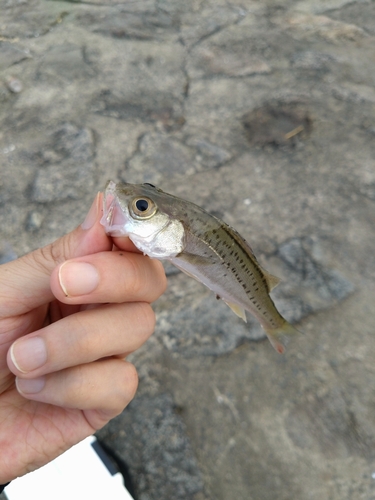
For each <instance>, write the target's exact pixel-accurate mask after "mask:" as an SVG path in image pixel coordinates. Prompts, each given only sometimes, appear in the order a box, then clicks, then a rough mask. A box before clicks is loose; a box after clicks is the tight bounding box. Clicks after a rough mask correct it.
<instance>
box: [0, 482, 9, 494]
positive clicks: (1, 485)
mask: <svg viewBox="0 0 375 500" xmlns="http://www.w3.org/2000/svg"><path fill="white" fill-rule="evenodd" d="M8 484H9V483H6V484H0V493H1V492H2V491H3V490H4V488H6V487H7V486H8Z"/></svg>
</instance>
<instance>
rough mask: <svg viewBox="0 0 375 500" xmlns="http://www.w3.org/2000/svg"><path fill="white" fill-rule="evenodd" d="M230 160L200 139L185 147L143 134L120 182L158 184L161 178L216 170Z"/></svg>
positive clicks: (176, 141)
mask: <svg viewBox="0 0 375 500" xmlns="http://www.w3.org/2000/svg"><path fill="white" fill-rule="evenodd" d="M230 158H231V155H230V153H229V152H228V151H226V150H224V149H222V148H220V147H218V146H216V145H215V144H211V143H210V142H208V141H205V140H203V139H198V138H194V137H190V138H189V139H188V140H187V141H186V144H185V143H183V142H182V141H181V140H179V139H177V138H174V137H170V136H168V135H167V134H159V133H156V134H155V133H154V134H145V135H143V136H142V137H141V138H140V139H139V145H138V151H137V152H136V153H135V154H134V155H133V156H132V158H130V159H129V160H128V161H127V163H126V169H125V171H124V172H123V173H122V174H121V178H122V179H123V180H128V182H129V180H131V182H135V183H142V182H151V183H152V184H160V183H162V181H163V179H166V178H177V179H181V178H183V177H184V176H191V175H193V174H194V173H197V172H199V171H202V170H206V169H210V168H217V167H219V166H221V165H223V164H224V163H226V162H227V161H229V159H230Z"/></svg>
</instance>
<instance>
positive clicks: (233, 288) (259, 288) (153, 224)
mask: <svg viewBox="0 0 375 500" xmlns="http://www.w3.org/2000/svg"><path fill="white" fill-rule="evenodd" d="M101 222H102V224H103V225H104V227H105V229H106V232H107V233H108V234H110V235H112V236H129V238H130V239H131V240H132V241H133V243H134V244H135V246H136V247H137V248H138V249H139V250H141V251H142V252H143V253H145V254H146V255H148V256H149V257H154V258H158V259H167V260H169V261H170V262H171V263H172V264H174V265H175V266H176V267H177V268H179V269H181V271H183V272H185V273H186V274H188V275H189V276H191V277H193V278H195V279H197V280H198V281H200V282H201V283H203V284H204V285H206V286H207V287H208V288H209V289H211V290H212V291H213V292H215V294H216V296H217V297H218V298H221V299H222V300H223V301H224V302H225V303H226V304H227V305H228V306H229V307H230V308H231V309H232V311H233V312H234V313H235V314H237V315H238V316H239V317H241V318H242V319H243V320H245V321H246V313H245V311H249V312H250V313H251V314H253V315H254V316H255V317H256V318H257V319H258V321H259V322H260V324H261V325H262V327H263V329H264V330H265V332H266V334H267V336H268V338H269V340H270V341H271V344H272V345H273V347H274V348H275V349H276V350H277V351H278V352H279V353H282V352H284V344H283V341H284V336H285V335H289V334H295V333H297V330H296V329H295V328H294V327H293V326H292V325H290V324H289V323H288V322H287V321H286V320H285V319H284V318H283V317H282V316H281V315H280V313H279V312H278V311H277V309H276V307H275V304H274V303H273V301H272V299H271V297H270V295H269V294H270V292H271V290H272V289H273V288H274V287H275V286H276V285H277V284H278V283H279V279H278V278H276V277H275V276H272V275H271V274H269V273H268V272H267V271H265V270H264V269H263V268H262V267H261V266H260V264H259V263H258V261H257V259H256V257H255V255H254V253H253V251H252V249H251V247H250V246H249V245H248V243H247V242H246V241H245V240H244V239H243V238H242V237H241V236H240V235H239V234H238V232H237V231H236V230H235V229H233V228H231V227H230V226H228V225H227V224H226V223H225V222H223V221H222V220H220V219H218V218H216V217H214V216H213V215H210V214H209V213H207V212H205V211H204V210H203V209H202V208H200V207H198V206H197V205H195V204H194V203H191V202H189V201H186V200H182V199H180V198H177V197H175V196H173V195H170V194H167V193H164V192H163V191H162V190H161V189H158V188H156V187H155V186H153V185H150V184H115V183H114V182H112V181H109V182H108V183H107V186H106V189H105V196H104V215H103V218H102V221H101Z"/></svg>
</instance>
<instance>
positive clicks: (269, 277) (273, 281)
mask: <svg viewBox="0 0 375 500" xmlns="http://www.w3.org/2000/svg"><path fill="white" fill-rule="evenodd" d="M262 271H263V274H264V277H265V278H266V281H267V285H268V291H269V292H271V291H272V290H273V289H274V288H276V287H277V285H278V284H279V283H280V281H281V279H280V278H278V277H277V276H274V275H273V274H271V273H269V272H268V271H265V270H264V269H262Z"/></svg>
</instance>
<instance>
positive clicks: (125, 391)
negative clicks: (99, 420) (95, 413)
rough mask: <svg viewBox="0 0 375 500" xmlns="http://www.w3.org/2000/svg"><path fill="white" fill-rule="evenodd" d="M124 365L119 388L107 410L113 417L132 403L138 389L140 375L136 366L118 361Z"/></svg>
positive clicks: (119, 379)
mask: <svg viewBox="0 0 375 500" xmlns="http://www.w3.org/2000/svg"><path fill="white" fill-rule="evenodd" d="M118 363H121V364H122V367H121V370H122V374H121V375H120V374H119V378H118V388H117V390H116V391H115V392H114V393H113V395H112V397H111V401H108V407H107V410H110V411H111V413H112V415H113V416H115V415H118V414H120V413H121V412H122V411H123V410H124V408H125V407H126V406H127V405H128V404H129V403H130V401H132V399H133V398H134V396H135V394H136V392H137V389H138V383H139V379H138V373H137V370H136V368H135V366H134V365H133V364H131V363H129V362H128V361H123V360H121V361H118Z"/></svg>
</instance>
